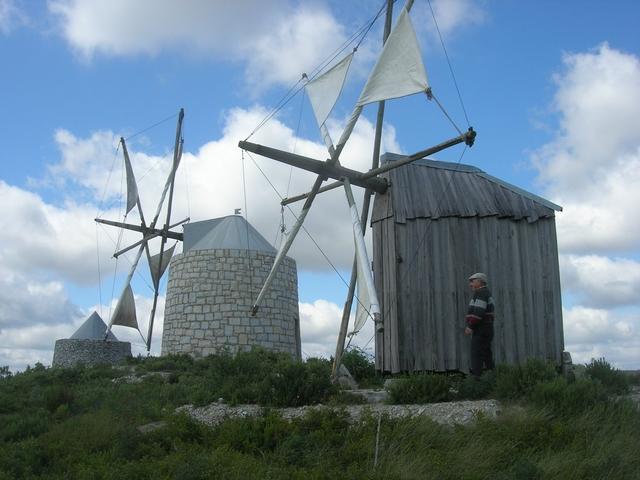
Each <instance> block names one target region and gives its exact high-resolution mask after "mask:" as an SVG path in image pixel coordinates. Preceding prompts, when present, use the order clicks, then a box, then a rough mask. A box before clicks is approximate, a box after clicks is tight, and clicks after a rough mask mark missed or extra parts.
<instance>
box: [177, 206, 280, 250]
mask: <svg viewBox="0 0 640 480" xmlns="http://www.w3.org/2000/svg"><path fill="white" fill-rule="evenodd" d="M247 237H248V240H247ZM226 248H228V249H235V250H254V251H260V252H269V253H276V249H275V248H273V246H272V245H271V244H270V243H269V242H268V241H267V240H266V239H265V238H264V237H263V236H262V235H260V233H258V231H257V230H256V229H255V228H253V227H252V226H251V224H250V223H249V222H247V221H246V220H245V219H244V217H242V216H240V215H229V216H228V217H222V218H214V219H213V220H204V221H202V222H193V223H188V224H187V225H185V226H184V245H183V250H184V251H185V252H188V251H189V250H218V249H226Z"/></svg>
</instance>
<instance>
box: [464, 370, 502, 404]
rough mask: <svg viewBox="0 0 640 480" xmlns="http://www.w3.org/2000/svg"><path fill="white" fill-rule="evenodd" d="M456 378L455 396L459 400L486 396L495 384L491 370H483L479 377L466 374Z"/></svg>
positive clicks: (477, 398)
mask: <svg viewBox="0 0 640 480" xmlns="http://www.w3.org/2000/svg"><path fill="white" fill-rule="evenodd" d="M456 380H457V381H456V388H457V394H456V398H457V399H460V400H479V399H481V398H488V397H489V396H490V395H491V392H493V390H494V389H495V386H496V375H495V372H492V371H488V372H484V373H483V374H482V376H481V377H476V376H474V375H467V376H466V377H464V378H462V379H456Z"/></svg>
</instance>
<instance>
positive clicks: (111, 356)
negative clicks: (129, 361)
mask: <svg viewBox="0 0 640 480" xmlns="http://www.w3.org/2000/svg"><path fill="white" fill-rule="evenodd" d="M106 331H107V325H106V324H105V323H104V321H103V320H102V318H100V315H98V312H93V313H92V314H91V315H90V316H89V318H87V320H85V322H84V323H83V324H82V325H80V328H78V330H76V332H75V333H74V334H73V335H72V336H71V338H63V339H60V340H56V343H55V347H54V350H53V361H52V366H54V367H64V368H66V367H73V366H74V365H77V364H84V365H87V366H89V365H98V364H101V363H108V364H111V365H115V364H117V363H120V362H122V361H124V360H125V359H126V358H127V357H130V356H131V344H130V343H129V342H121V341H119V340H118V339H117V338H116V336H115V335H114V334H113V332H109V334H108V335H107V338H106V340H105V338H104V334H105V332H106Z"/></svg>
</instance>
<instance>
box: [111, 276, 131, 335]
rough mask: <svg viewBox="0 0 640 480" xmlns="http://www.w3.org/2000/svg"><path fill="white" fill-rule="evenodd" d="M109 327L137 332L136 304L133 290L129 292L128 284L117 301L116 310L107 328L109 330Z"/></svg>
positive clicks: (129, 286)
mask: <svg viewBox="0 0 640 480" xmlns="http://www.w3.org/2000/svg"><path fill="white" fill-rule="evenodd" d="M111 325H122V326H124V327H131V328H135V329H136V330H138V318H137V316H136V303H135V300H134V299H133V290H131V285H129V284H127V286H126V287H125V289H124V291H123V292H122V295H121V296H120V299H119V300H118V304H117V305H116V309H115V311H114V312H113V315H112V316H111V322H109V328H111Z"/></svg>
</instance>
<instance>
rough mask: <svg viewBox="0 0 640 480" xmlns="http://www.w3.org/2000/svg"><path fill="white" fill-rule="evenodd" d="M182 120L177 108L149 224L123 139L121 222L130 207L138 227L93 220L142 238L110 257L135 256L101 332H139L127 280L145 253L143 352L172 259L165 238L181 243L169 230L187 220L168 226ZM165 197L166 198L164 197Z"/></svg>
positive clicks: (171, 251)
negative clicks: (155, 247)
mask: <svg viewBox="0 0 640 480" xmlns="http://www.w3.org/2000/svg"><path fill="white" fill-rule="evenodd" d="M183 119H184V109H180V113H179V114H178V125H177V127H176V137H175V143H174V148H173V162H172V165H171V170H170V172H169V175H168V176H167V180H166V182H165V185H164V189H163V190H162V195H161V196H160V201H159V202H158V206H157V208H156V211H155V214H154V216H153V219H152V220H151V222H150V223H147V221H146V220H145V217H144V213H143V211H142V204H141V202H140V197H139V195H138V185H137V183H136V179H135V176H134V173H133V167H132V166H131V160H130V159H129V153H128V151H127V145H126V142H125V139H124V138H120V143H121V145H122V152H123V155H124V165H125V172H126V179H127V207H126V212H125V219H126V216H127V214H128V213H129V212H130V211H131V210H132V209H133V208H134V207H137V208H138V213H139V215H140V225H135V224H131V223H126V222H116V221H112V220H105V219H101V218H96V219H95V221H96V222H98V223H103V224H106V225H111V226H114V227H119V228H124V229H127V230H132V231H135V232H139V233H141V234H142V239H141V240H138V241H137V242H135V243H133V244H131V245H129V246H128V247H126V248H123V249H121V250H119V251H117V252H115V253H114V254H113V256H114V257H115V258H118V257H119V256H120V255H122V254H123V253H125V252H128V251H129V250H133V249H135V248H137V249H138V250H137V253H136V256H135V259H134V261H133V263H132V265H131V268H130V270H129V274H128V276H127V278H126V280H125V282H124V287H123V289H122V293H121V295H120V298H119V299H118V303H117V304H116V308H115V310H114V312H113V315H112V316H111V320H110V321H109V325H108V328H107V331H106V333H105V338H106V337H107V335H108V334H109V332H110V331H111V327H112V326H113V325H121V326H125V327H131V328H135V329H136V330H138V332H140V328H139V326H138V320H137V315H136V307H135V300H134V296H133V290H132V289H131V280H132V278H133V275H134V273H135V271H136V269H137V267H138V263H139V262H140V258H141V257H142V254H143V253H145V254H146V256H147V263H148V265H149V270H150V274H151V279H152V282H153V290H154V293H153V306H152V307H151V313H150V316H149V327H148V331H147V336H146V338H145V337H144V336H143V335H142V332H140V335H141V336H142V337H143V340H144V342H145V344H146V347H147V352H149V351H150V350H151V338H152V334H153V321H154V317H155V313H156V307H157V303H158V294H159V290H160V280H161V278H162V275H163V274H164V272H165V270H166V269H167V266H168V265H169V261H170V260H171V257H172V256H173V252H174V249H175V244H174V245H173V246H172V247H169V248H167V241H168V239H173V240H176V241H182V240H183V235H182V233H181V232H175V231H173V230H172V229H173V228H175V227H177V226H179V225H182V224H183V223H185V222H188V221H189V218H185V219H184V220H181V221H179V222H177V223H173V224H172V223H171V208H172V203H173V192H174V184H175V176H176V171H177V170H178V166H179V165H180V160H181V158H182V147H183V143H184V139H183V138H182V121H183ZM167 197H168V198H167ZM165 200H167V202H168V203H167V211H166V217H165V219H164V225H163V226H162V227H158V221H159V220H160V213H161V211H162V208H163V205H164V202H165ZM156 237H159V238H160V239H161V242H160V252H159V253H157V254H155V255H151V254H150V252H149V242H150V241H151V240H152V239H154V238H156Z"/></svg>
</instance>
